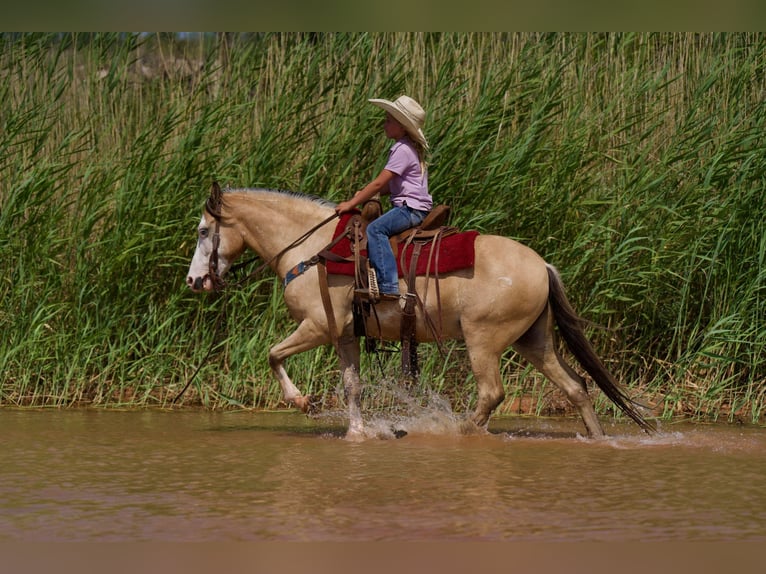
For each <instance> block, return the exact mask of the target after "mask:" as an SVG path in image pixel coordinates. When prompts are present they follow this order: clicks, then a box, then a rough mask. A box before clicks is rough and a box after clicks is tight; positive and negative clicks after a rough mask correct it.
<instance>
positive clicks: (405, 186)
mask: <svg viewBox="0 0 766 574" xmlns="http://www.w3.org/2000/svg"><path fill="white" fill-rule="evenodd" d="M369 101H370V102H371V103H372V104H374V105H376V106H378V107H380V108H383V109H384V110H385V111H386V121H385V124H384V126H383V128H384V130H385V132H386V136H387V137H389V138H391V139H393V140H394V144H393V145H392V146H391V149H390V150H389V155H388V162H387V163H386V166H385V167H384V168H383V169H382V170H381V172H380V173H379V174H378V176H377V177H376V178H375V179H373V180H372V181H371V182H370V183H368V184H367V185H366V186H364V187H363V188H362V189H361V190H359V191H357V192H356V193H355V194H354V196H353V197H352V198H351V199H349V200H348V201H343V202H341V203H339V204H338V205H337V207H336V208H335V211H336V212H337V213H338V214H339V215H340V214H343V213H345V212H347V211H351V210H352V209H354V208H355V207H356V206H357V205H360V204H362V203H364V202H365V201H368V200H370V199H372V198H373V197H374V196H375V195H376V194H378V193H379V194H381V195H390V196H391V204H392V208H391V209H390V210H389V211H387V212H386V213H384V214H383V215H381V216H380V217H378V218H377V219H375V220H374V221H372V222H371V223H370V224H369V225H368V226H367V257H368V259H369V261H370V264H371V265H372V267H373V269H374V270H375V274H376V276H377V282H378V289H379V291H380V298H381V299H398V298H399V274H398V272H397V267H396V258H395V256H394V252H393V250H392V249H391V244H390V243H389V238H390V237H392V236H394V235H397V234H399V233H401V232H402V231H405V230H407V229H410V228H411V227H415V226H416V225H419V224H420V223H421V222H422V221H423V218H425V216H426V215H428V212H429V211H430V210H431V207H432V206H433V200H432V198H431V195H430V194H429V193H428V171H427V169H426V164H425V152H426V150H427V149H428V142H427V141H426V137H425V135H424V134H423V125H424V124H425V118H426V113H425V111H423V108H422V107H421V106H420V104H418V103H417V102H416V101H415V100H413V99H412V98H410V97H409V96H400V97H399V98H397V99H396V100H395V101H393V102H390V101H388V100H380V99H373V100H369Z"/></svg>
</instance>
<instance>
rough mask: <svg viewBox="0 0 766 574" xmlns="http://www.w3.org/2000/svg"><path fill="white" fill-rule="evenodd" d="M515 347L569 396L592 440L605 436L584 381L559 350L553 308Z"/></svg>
mask: <svg viewBox="0 0 766 574" xmlns="http://www.w3.org/2000/svg"><path fill="white" fill-rule="evenodd" d="M513 346H514V348H515V349H516V350H517V351H518V352H519V353H521V355H522V356H523V357H524V358H525V359H527V360H528V361H529V362H530V363H532V364H533V365H534V366H535V367H536V368H537V369H538V370H539V371H540V372H542V373H543V375H545V376H546V377H547V378H548V379H549V380H550V381H551V382H553V383H554V384H555V385H556V386H557V387H559V388H560V389H561V390H562V391H563V392H564V394H566V396H567V398H568V399H569V401H570V402H571V403H572V404H573V405H574V406H575V407H576V408H577V410H578V411H579V413H580V416H581V417H582V420H583V423H584V424H585V428H586V429H587V431H588V435H589V436H590V437H592V438H598V437H603V436H604V429H603V428H602V427H601V423H600V422H599V420H598V417H597V416H596V411H595V409H594V408H593V403H592V402H591V400H590V397H588V392H587V390H586V388H585V382H584V381H583V379H582V377H580V375H578V374H577V373H576V372H575V370H574V369H572V367H570V366H569V365H568V364H567V363H566V362H565V361H564V359H563V358H562V357H561V355H560V354H559V352H558V351H557V349H556V340H555V336H554V330H553V314H552V313H551V311H550V306H546V308H545V310H544V311H543V312H542V314H541V315H540V317H539V318H538V319H537V321H535V323H534V324H533V325H532V327H530V328H529V330H528V331H527V332H526V333H524V335H522V336H521V338H520V339H519V340H518V341H516V342H515V343H514V344H513Z"/></svg>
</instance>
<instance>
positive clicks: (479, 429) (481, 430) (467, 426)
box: [458, 419, 487, 435]
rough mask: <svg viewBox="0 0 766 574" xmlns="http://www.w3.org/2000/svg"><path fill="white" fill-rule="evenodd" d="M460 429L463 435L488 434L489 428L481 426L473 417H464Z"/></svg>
mask: <svg viewBox="0 0 766 574" xmlns="http://www.w3.org/2000/svg"><path fill="white" fill-rule="evenodd" d="M458 430H459V431H460V434H462V435H474V434H486V433H487V429H486V427H484V426H479V425H478V424H476V422H474V421H473V420H472V419H464V420H462V421H461V422H460V424H459V426H458Z"/></svg>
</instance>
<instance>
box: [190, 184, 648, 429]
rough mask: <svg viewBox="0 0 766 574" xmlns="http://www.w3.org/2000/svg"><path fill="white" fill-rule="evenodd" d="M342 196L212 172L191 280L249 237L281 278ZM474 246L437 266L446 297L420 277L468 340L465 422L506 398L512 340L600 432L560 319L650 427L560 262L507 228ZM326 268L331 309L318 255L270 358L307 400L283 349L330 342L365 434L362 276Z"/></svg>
mask: <svg viewBox="0 0 766 574" xmlns="http://www.w3.org/2000/svg"><path fill="white" fill-rule="evenodd" d="M334 207H335V204H333V203H331V202H329V201H327V200H324V199H322V198H319V197H315V196H309V195H304V194H300V193H297V192H290V191H275V190H269V189H256V188H240V189H226V190H224V191H221V190H220V188H219V187H218V184H217V183H216V184H214V185H213V191H212V192H211V196H210V198H209V199H208V200H207V202H206V204H205V210H204V211H203V214H202V218H201V220H200V223H199V227H198V229H197V234H198V239H197V247H196V250H195V252H194V256H193V258H192V261H191V265H190V267H189V272H188V275H187V278H186V283H187V285H188V286H189V287H190V288H191V289H192V290H193V291H195V292H200V291H212V290H214V289H217V288H219V287H221V286H222V285H223V279H222V277H223V276H224V275H225V274H226V272H227V271H229V270H230V269H231V266H232V264H233V262H234V261H235V260H236V259H237V258H238V257H239V256H240V255H241V254H242V253H243V252H244V251H245V250H248V249H249V250H251V251H253V252H255V253H256V254H258V255H259V256H260V257H261V258H262V259H263V260H264V265H267V266H268V267H270V268H271V269H272V270H273V271H274V272H275V273H276V274H277V275H278V276H279V277H280V278H281V279H283V280H284V278H285V277H286V276H287V275H288V274H289V273H294V269H295V267H296V264H298V263H300V262H304V261H309V260H311V259H312V257H314V256H315V255H316V254H317V253H319V252H321V251H322V250H323V248H325V247H326V246H327V245H328V244H329V243H330V242H331V240H332V238H333V233H334V227H335V226H334V225H330V224H329V222H330V221H332V220H333V219H334V217H335V211H334ZM474 249H475V255H474V265H473V266H472V267H471V268H467V269H460V270H456V271H452V272H449V273H445V274H443V275H441V276H440V277H439V280H438V290H439V303H437V296H436V293H435V292H434V291H435V283H436V282H435V281H433V279H432V280H431V281H427V280H426V279H425V278H422V277H418V278H417V280H416V286H417V287H416V289H417V292H418V293H420V294H421V295H422V298H423V299H424V300H425V301H426V303H425V309H426V313H427V315H430V316H435V315H436V314H437V313H439V312H440V319H441V336H442V337H443V338H445V339H456V340H462V341H464V344H465V347H466V350H467V354H468V358H469V361H470V365H471V369H472V371H473V375H474V378H475V380H476V385H477V390H478V396H477V401H476V407H475V410H474V411H473V413H472V414H471V415H470V416H468V417H466V419H465V422H464V425H465V427H466V429H465V430H466V431H467V430H469V429H478V430H483V429H486V425H487V423H488V421H489V418H490V415H491V414H492V411H493V410H494V409H495V408H496V407H497V406H498V405H499V404H500V403H501V402H502V401H503V399H504V398H505V391H504V389H503V382H502V380H501V376H500V357H501V355H502V353H503V352H504V351H505V350H506V349H507V348H508V347H510V346H513V348H514V349H515V350H516V351H517V352H518V353H519V354H520V355H521V356H522V357H524V358H525V359H526V360H528V361H529V362H530V363H531V364H532V365H534V366H535V367H536V368H537V369H539V370H540V372H542V373H543V374H544V375H545V376H546V377H547V378H548V379H549V380H550V381H552V382H553V383H554V384H555V385H556V386H558V387H559V388H560V389H561V390H562V391H563V392H564V394H565V395H566V397H567V398H568V399H569V401H571V403H572V404H573V405H574V406H575V407H576V408H577V410H578V412H579V414H580V416H581V417H582V420H583V422H584V424H585V428H586V431H587V433H588V435H589V436H590V437H594V438H597V437H603V436H604V430H603V428H602V426H601V424H600V422H599V420H598V417H597V416H596V412H595V410H594V408H593V403H592V402H591V399H590V398H589V396H588V393H587V389H586V385H585V382H584V380H583V378H582V377H580V375H578V374H577V372H576V371H575V370H574V369H573V368H572V367H570V366H569V365H568V364H567V363H566V362H565V361H564V359H563V358H562V356H561V355H560V353H559V352H558V350H557V344H556V336H555V330H554V325H556V326H558V330H559V333H560V334H561V336H562V338H563V339H564V341H565V342H566V343H567V346H568V348H569V350H570V351H571V353H572V354H573V355H574V356H575V358H576V359H577V361H578V362H579V363H580V365H581V366H582V367H583V368H584V369H585V371H586V372H587V373H588V374H589V375H590V376H591V377H592V378H593V380H594V381H595V382H596V385H597V386H598V387H599V388H600V389H601V391H602V392H604V394H605V395H606V396H607V397H608V398H609V399H610V400H611V401H612V402H613V403H614V404H615V405H617V407H619V408H620V410H622V411H623V412H624V413H625V414H626V415H627V416H628V417H629V418H631V419H632V420H633V421H635V422H636V423H637V424H638V425H639V426H640V427H641V428H642V429H643V430H644V431H646V432H651V431H654V430H655V427H654V425H653V424H652V423H651V422H650V421H648V420H646V419H645V418H644V416H643V415H642V413H641V411H640V410H639V408H638V403H636V402H634V401H633V400H632V399H631V398H630V397H629V395H628V394H627V392H626V391H625V390H624V389H623V388H622V387H621V386H620V385H619V384H618V383H617V381H616V380H615V378H614V377H613V376H612V374H611V373H610V372H609V371H608V370H607V368H606V367H605V366H604V364H603V363H602V361H601V360H600V359H599V358H598V356H597V355H596V353H595V352H594V350H593V347H592V345H591V343H590V342H589V340H588V339H587V338H586V336H585V334H584V331H583V326H584V324H585V321H584V320H583V319H581V318H580V317H579V316H578V315H577V314H576V312H575V311H574V310H573V309H572V306H571V305H570V303H569V302H568V300H567V297H566V295H565V291H564V287H563V284H562V281H561V278H560V276H559V273H558V271H557V270H556V269H555V268H554V267H553V266H552V265H549V264H548V263H546V262H545V261H544V260H543V259H542V257H540V256H539V255H538V254H537V253H536V252H535V251H533V250H532V249H531V248H529V247H526V246H524V245H522V244H521V243H519V242H517V241H514V240H512V239H509V238H506V237H500V236H495V235H485V234H479V235H478V236H476V238H475V244H474ZM326 278H327V285H328V289H327V290H326V293H327V294H329V304H330V305H329V306H330V307H331V308H332V310H333V312H332V315H333V317H328V314H327V313H326V311H325V310H326V308H328V307H327V305H323V302H322V296H321V293H320V285H319V283H320V282H319V269H318V266H309V267H308V268H307V269H306V270H305V272H303V273H302V274H300V275H299V276H298V277H296V278H295V279H293V280H292V281H290V282H289V283H288V284H287V285H286V287H285V289H284V299H285V303H286V304H287V308H288V310H289V312H290V315H291V316H292V318H293V319H294V320H295V321H296V322H297V323H298V327H297V329H296V330H295V331H294V332H293V333H292V334H291V335H290V336H288V337H287V338H286V339H285V340H283V341H281V342H279V343H277V344H276V345H274V346H273V347H272V348H271V349H270V350H269V355H268V360H269V366H270V367H271V370H272V372H273V373H274V375H275V377H276V378H277V380H278V381H279V384H280V386H281V389H282V393H283V398H284V400H285V402H286V403H287V404H290V405H293V406H295V407H298V408H300V409H301V410H303V411H304V412H307V411H308V410H309V407H310V402H309V397H307V396H304V395H302V394H301V392H300V391H299V390H298V388H297V387H296V385H295V384H294V383H293V381H292V380H291V379H290V377H289V376H288V374H287V371H286V370H285V360H286V359H287V358H289V357H290V356H292V355H295V354H297V353H301V352H304V351H308V350H310V349H313V348H316V347H318V346H320V345H326V344H330V343H333V344H334V345H335V347H336V350H337V354H338V358H339V362H340V372H341V377H342V380H343V384H344V390H345V394H346V399H347V405H348V407H347V408H348V427H347V430H346V438H348V439H352V440H360V439H364V438H365V436H366V435H365V426H364V420H363V417H362V412H361V401H360V396H361V384H360V378H359V363H360V353H361V351H360V343H359V337H358V336H356V335H355V332H354V324H353V323H354V319H353V313H352V300H353V296H354V294H353V291H354V278H353V277H350V276H347V275H341V274H332V273H331V274H328V275H326ZM426 291H427V293H426ZM402 292H404V290H402ZM375 307H376V314H377V321H372V320H370V321H368V325H367V328H368V334H369V335H370V336H375V337H378V338H380V339H382V340H386V341H398V340H399V337H400V323H401V308H400V305H399V302H397V301H381V302H379V303H378V304H376V306H375ZM416 315H417V318H416V341H417V342H432V341H434V332H433V330H431V329H429V328H427V326H426V325H425V321H424V317H423V313H422V310H420V309H418V310H417V312H416ZM331 326H332V327H334V329H335V332H334V333H331V332H330V327H331Z"/></svg>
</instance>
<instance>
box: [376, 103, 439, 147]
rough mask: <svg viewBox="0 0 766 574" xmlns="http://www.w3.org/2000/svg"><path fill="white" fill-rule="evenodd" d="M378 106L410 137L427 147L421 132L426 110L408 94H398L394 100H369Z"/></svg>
mask: <svg viewBox="0 0 766 574" xmlns="http://www.w3.org/2000/svg"><path fill="white" fill-rule="evenodd" d="M369 102H370V103H371V104H375V105H376V106H378V107H379V108H383V109H384V110H386V111H387V112H388V113H390V114H391V115H392V116H394V118H396V120H397V121H398V122H399V123H400V124H402V125H403V126H404V129H405V130H406V131H407V133H408V134H409V135H410V137H411V138H412V139H413V140H415V141H416V142H418V143H419V144H420V145H422V146H423V147H424V148H426V149H428V142H427V141H426V136H425V135H424V134H423V125H424V124H425V123H426V112H425V111H424V110H423V108H422V107H421V106H420V104H419V103H417V102H416V101H415V100H413V99H412V98H411V97H409V96H399V97H398V98H396V100H395V101H393V102H390V101H388V100H379V99H373V100H369Z"/></svg>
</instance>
